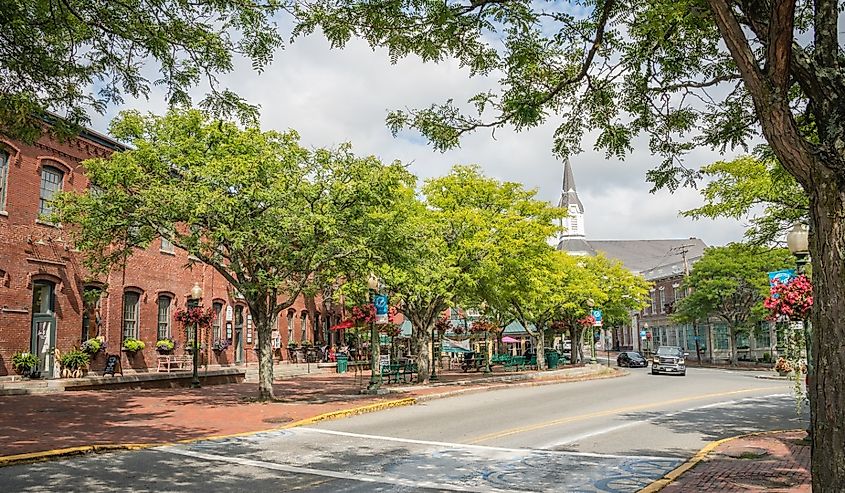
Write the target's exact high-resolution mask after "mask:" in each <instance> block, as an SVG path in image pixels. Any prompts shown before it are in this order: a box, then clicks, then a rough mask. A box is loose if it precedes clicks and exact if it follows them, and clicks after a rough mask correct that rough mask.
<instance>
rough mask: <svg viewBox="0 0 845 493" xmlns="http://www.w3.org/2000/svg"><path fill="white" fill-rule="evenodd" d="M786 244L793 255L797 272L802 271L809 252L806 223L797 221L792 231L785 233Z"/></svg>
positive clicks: (808, 235) (808, 236)
mask: <svg viewBox="0 0 845 493" xmlns="http://www.w3.org/2000/svg"><path fill="white" fill-rule="evenodd" d="M786 246H788V247H789V251H790V252H792V255H794V256H795V264H796V267H798V273H799V274H803V273H804V266H805V265H806V264H807V257H808V255H809V253H810V230H809V228H807V225H806V224H801V223H797V224H796V225H795V226H794V227H793V228H792V231H790V232H789V233H787V234H786Z"/></svg>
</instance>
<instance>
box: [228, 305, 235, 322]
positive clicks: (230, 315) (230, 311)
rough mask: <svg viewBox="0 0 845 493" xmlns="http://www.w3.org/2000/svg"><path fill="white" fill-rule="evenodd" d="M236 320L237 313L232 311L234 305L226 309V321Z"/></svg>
mask: <svg viewBox="0 0 845 493" xmlns="http://www.w3.org/2000/svg"><path fill="white" fill-rule="evenodd" d="M234 319H235V312H234V311H233V310H232V305H229V306H227V307H226V321H227V322H231V321H232V320H234Z"/></svg>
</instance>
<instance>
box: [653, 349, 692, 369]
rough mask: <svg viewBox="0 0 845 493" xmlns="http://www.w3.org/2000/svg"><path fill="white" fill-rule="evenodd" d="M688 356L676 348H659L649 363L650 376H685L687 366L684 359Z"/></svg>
mask: <svg viewBox="0 0 845 493" xmlns="http://www.w3.org/2000/svg"><path fill="white" fill-rule="evenodd" d="M688 354H689V353H685V352H684V350H683V349H681V348H680V347H678V346H660V347H659V348H657V353H655V354H654V359H653V360H652V362H651V374H652V375H657V374H658V373H674V374H676V375H681V376H683V375H686V374H687V365H686V361H685V360H684V358H685V357H686V356H687V355H688Z"/></svg>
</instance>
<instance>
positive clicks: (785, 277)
mask: <svg viewBox="0 0 845 493" xmlns="http://www.w3.org/2000/svg"><path fill="white" fill-rule="evenodd" d="M793 277H795V269H783V270H776V271H774V272H769V285H770V286H772V287H774V285H775V283H781V284H786V283H788V282H789V281H791V280H792V278H793Z"/></svg>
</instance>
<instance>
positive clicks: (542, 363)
mask: <svg viewBox="0 0 845 493" xmlns="http://www.w3.org/2000/svg"><path fill="white" fill-rule="evenodd" d="M526 327H527V326H526ZM537 369H538V370H545V369H546V334H545V331H544V330H543V328H542V327H540V326H539V325H538V326H537Z"/></svg>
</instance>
